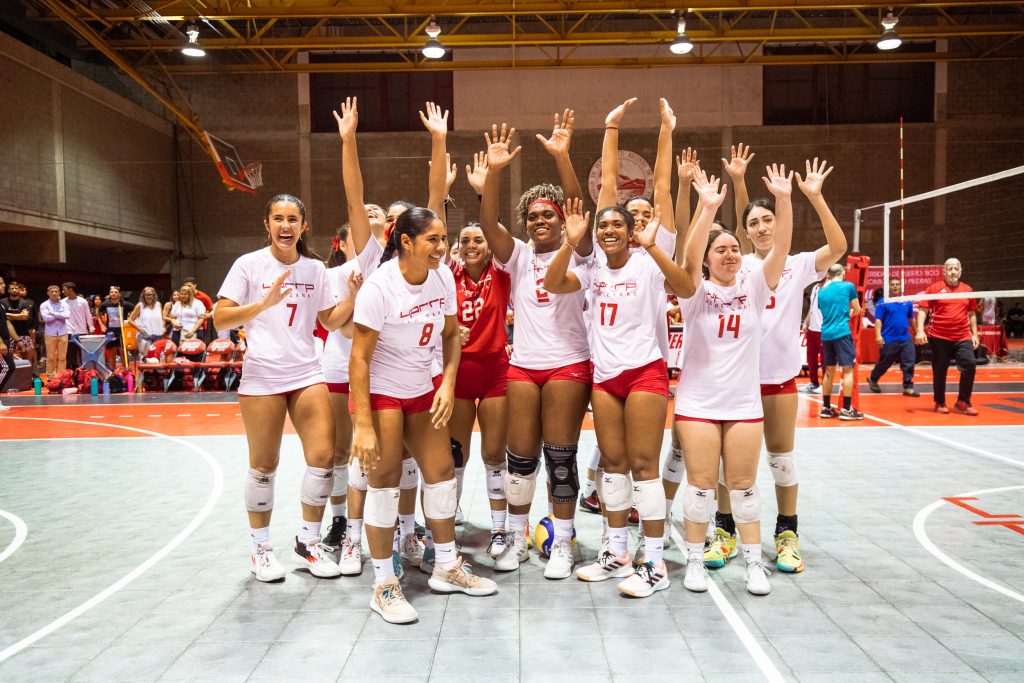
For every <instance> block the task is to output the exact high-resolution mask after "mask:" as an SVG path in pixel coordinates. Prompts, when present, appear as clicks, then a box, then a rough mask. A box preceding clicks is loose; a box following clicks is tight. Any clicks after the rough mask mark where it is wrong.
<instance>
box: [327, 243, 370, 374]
mask: <svg viewBox="0 0 1024 683" xmlns="http://www.w3.org/2000/svg"><path fill="white" fill-rule="evenodd" d="M374 242H376V240H374ZM358 272H360V270H359V262H358V261H356V260H355V259H353V260H351V261H345V263H343V264H341V265H340V266H338V267H336V268H328V269H327V281H328V282H330V284H331V292H332V293H333V294H334V300H335V302H341V301H344V300H345V299H347V298H348V297H349V295H350V294H351V287H349V284H348V279H349V276H351V275H352V273H358ZM351 357H352V340H351V339H349V338H348V337H346V336H345V335H343V334H342V333H341V330H334V331H333V332H329V333H328V334H327V341H326V342H325V343H324V355H323V357H322V358H321V359H320V366H321V367H322V368H323V371H324V378H325V379H326V380H327V381H328V382H330V383H331V384H345V383H347V382H348V361H349V358H351Z"/></svg>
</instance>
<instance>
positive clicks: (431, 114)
mask: <svg viewBox="0 0 1024 683" xmlns="http://www.w3.org/2000/svg"><path fill="white" fill-rule="evenodd" d="M420 121H422V122H423V127H424V128H426V129H427V132H428V133H430V175H429V181H428V183H427V185H428V187H429V195H428V197H427V208H428V209H430V210H431V211H433V212H434V213H436V214H437V215H438V216H439V217H440V218H441V221H442V222H444V198H445V196H446V195H447V194H448V192H447V186H446V184H445V183H446V180H447V176H448V168H449V163H448V157H447V151H448V150H447V141H448V111H447V110H445V111H444V113H443V114H442V113H441V108H440V107H438V106H437V105H436V104H434V103H433V102H427V113H426V114H424V113H423V112H422V111H421V112H420Z"/></svg>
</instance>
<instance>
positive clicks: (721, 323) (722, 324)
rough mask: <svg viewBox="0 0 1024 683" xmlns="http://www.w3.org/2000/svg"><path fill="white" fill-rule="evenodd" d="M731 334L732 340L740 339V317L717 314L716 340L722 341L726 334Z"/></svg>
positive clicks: (733, 314) (731, 314)
mask: <svg viewBox="0 0 1024 683" xmlns="http://www.w3.org/2000/svg"><path fill="white" fill-rule="evenodd" d="M728 332H732V338H733V339H739V338H740V316H739V315H737V314H735V313H730V314H729V316H728V317H726V316H725V314H724V313H719V314H718V338H719V339H722V338H724V337H725V335H726V333H728Z"/></svg>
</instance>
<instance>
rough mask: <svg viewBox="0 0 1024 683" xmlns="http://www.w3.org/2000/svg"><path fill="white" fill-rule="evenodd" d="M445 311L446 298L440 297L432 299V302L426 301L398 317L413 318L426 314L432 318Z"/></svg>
mask: <svg viewBox="0 0 1024 683" xmlns="http://www.w3.org/2000/svg"><path fill="white" fill-rule="evenodd" d="M443 309H444V297H443V296H440V297H438V298H436V299H431V300H430V301H425V302H423V303H422V304H419V305H417V306H413V307H412V308H410V309H409V310H408V311H406V312H404V313H399V314H398V317H399V318H409V317H412V316H414V315H420V314H421V313H426V314H428V315H429V316H430V317H435V316H437V315H438V314H439V313H440V312H441V311H442V310H443Z"/></svg>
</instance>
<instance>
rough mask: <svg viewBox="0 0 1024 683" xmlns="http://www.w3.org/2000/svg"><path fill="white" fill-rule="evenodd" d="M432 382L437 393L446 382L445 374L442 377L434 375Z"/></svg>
mask: <svg viewBox="0 0 1024 683" xmlns="http://www.w3.org/2000/svg"><path fill="white" fill-rule="evenodd" d="M430 381H431V383H433V385H434V391H437V390H438V389H440V388H441V383H442V382H444V373H442V374H440V375H434V376H433V377H431V378H430Z"/></svg>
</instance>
